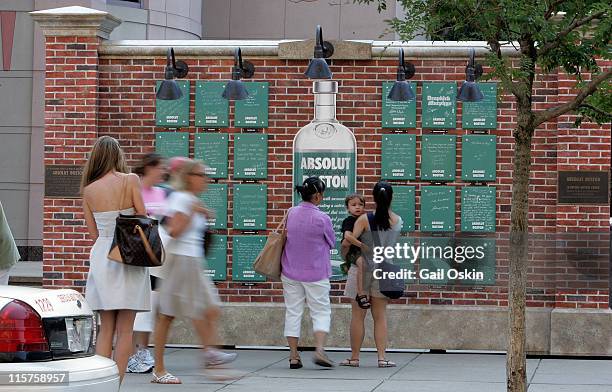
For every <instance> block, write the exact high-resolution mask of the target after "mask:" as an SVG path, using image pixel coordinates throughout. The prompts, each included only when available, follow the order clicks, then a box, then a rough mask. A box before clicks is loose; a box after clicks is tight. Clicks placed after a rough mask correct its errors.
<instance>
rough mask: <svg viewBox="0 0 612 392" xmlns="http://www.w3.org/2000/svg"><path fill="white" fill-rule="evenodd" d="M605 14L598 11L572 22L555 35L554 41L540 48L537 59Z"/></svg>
mask: <svg viewBox="0 0 612 392" xmlns="http://www.w3.org/2000/svg"><path fill="white" fill-rule="evenodd" d="M605 14H606V11H600V12H596V13H594V14H592V15H589V16H587V17H585V18H582V19H578V20H574V21H573V22H572V23H570V25H569V26H567V27H566V28H565V29H563V30H561V31H560V32H558V33H557V34H556V36H555V40H554V41H550V42H547V43H546V44H544V46H542V48H541V49H540V50H539V53H538V57H542V56H545V55H546V54H547V53H548V52H550V51H551V50H553V49H555V48H557V47H558V46H559V45H561V41H562V39H563V38H564V37H565V36H567V35H568V34H569V33H571V32H572V31H574V30H575V29H577V28H578V27H581V26H584V25H586V24H588V23H590V22H591V21H592V20H594V19H599V18H600V17H602V16H604V15H605Z"/></svg>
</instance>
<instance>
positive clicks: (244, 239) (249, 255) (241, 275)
mask: <svg viewBox="0 0 612 392" xmlns="http://www.w3.org/2000/svg"><path fill="white" fill-rule="evenodd" d="M267 238H268V237H267V236H265V235H236V236H234V239H233V240H232V242H233V249H232V280H234V281H247V282H265V281H266V278H265V276H263V275H260V274H258V273H257V272H255V270H253V262H254V261H255V258H256V257H257V255H258V254H259V252H261V250H262V249H263V247H264V245H265V244H266V240H267Z"/></svg>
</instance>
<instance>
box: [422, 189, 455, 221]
mask: <svg viewBox="0 0 612 392" xmlns="http://www.w3.org/2000/svg"><path fill="white" fill-rule="evenodd" d="M421 231H431V232H434V231H455V187H454V186H423V187H421Z"/></svg>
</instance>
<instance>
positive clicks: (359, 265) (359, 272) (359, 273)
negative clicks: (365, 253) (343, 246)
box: [355, 256, 367, 295]
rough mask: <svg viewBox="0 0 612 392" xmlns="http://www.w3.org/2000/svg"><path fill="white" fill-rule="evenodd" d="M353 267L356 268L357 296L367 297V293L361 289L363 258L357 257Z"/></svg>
mask: <svg viewBox="0 0 612 392" xmlns="http://www.w3.org/2000/svg"><path fill="white" fill-rule="evenodd" d="M355 265H356V266H357V294H359V295H367V293H366V292H365V290H364V289H363V265H364V260H363V257H361V256H359V257H358V258H357V261H355Z"/></svg>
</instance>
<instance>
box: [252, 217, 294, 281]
mask: <svg viewBox="0 0 612 392" xmlns="http://www.w3.org/2000/svg"><path fill="white" fill-rule="evenodd" d="M285 241H287V214H285V216H284V217H283V220H282V221H281V223H280V224H279V225H278V227H277V228H276V229H275V230H274V231H273V232H271V233H270V234H268V239H267V240H266V244H265V245H264V247H263V249H262V250H261V252H259V254H258V255H257V258H255V261H254V262H253V269H254V270H255V272H257V273H258V274H261V275H265V276H267V277H268V278H272V279H280V276H281V257H282V255H283V248H284V247H285Z"/></svg>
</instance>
